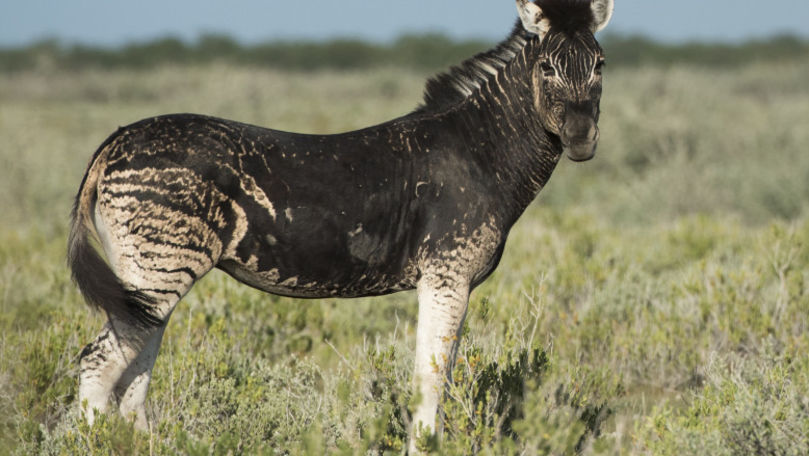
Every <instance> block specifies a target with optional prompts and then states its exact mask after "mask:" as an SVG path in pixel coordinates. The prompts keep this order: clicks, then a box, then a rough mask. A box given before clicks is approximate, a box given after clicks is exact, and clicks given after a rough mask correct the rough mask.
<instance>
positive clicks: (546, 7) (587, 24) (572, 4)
mask: <svg viewBox="0 0 809 456" xmlns="http://www.w3.org/2000/svg"><path fill="white" fill-rule="evenodd" d="M534 3H536V4H537V5H538V6H539V7H540V8H542V14H543V15H544V16H545V17H546V18H548V21H550V23H551V28H552V29H554V30H558V31H561V32H563V33H566V34H570V35H572V34H574V33H576V32H578V31H580V30H590V29H591V28H592V26H593V24H594V23H595V16H594V15H593V8H592V2H591V1H590V0H536V1H535V2H534Z"/></svg>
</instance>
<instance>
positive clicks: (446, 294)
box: [410, 275, 469, 454]
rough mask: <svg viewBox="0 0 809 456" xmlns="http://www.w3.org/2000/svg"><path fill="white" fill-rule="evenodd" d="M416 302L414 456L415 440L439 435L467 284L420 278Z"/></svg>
mask: <svg viewBox="0 0 809 456" xmlns="http://www.w3.org/2000/svg"><path fill="white" fill-rule="evenodd" d="M418 299H419V317H418V329H417V330H416V359H415V370H414V375H413V380H414V387H415V391H416V393H417V394H418V395H419V397H420V401H419V402H418V406H417V407H416V411H415V413H414V414H413V420H412V429H411V432H410V453H411V454H415V453H417V449H416V440H417V439H418V438H419V437H420V436H421V435H422V433H429V432H435V433H436V434H440V433H441V431H442V423H441V420H440V419H439V418H438V416H437V415H438V406H439V403H440V400H441V396H442V395H443V394H444V389H445V383H446V382H447V381H448V380H450V376H451V372H452V366H453V364H454V363H455V354H456V351H457V348H458V337H459V335H460V332H461V328H462V326H463V321H464V318H465V317H466V309H467V307H468V305H469V284H468V283H465V282H459V281H457V280H450V279H447V278H446V277H442V276H435V275H427V276H423V277H422V279H421V280H420V281H419V284H418Z"/></svg>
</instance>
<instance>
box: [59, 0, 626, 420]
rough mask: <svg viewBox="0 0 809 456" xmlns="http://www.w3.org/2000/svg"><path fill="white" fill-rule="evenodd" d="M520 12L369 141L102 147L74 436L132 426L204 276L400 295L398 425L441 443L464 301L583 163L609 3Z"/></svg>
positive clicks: (204, 134)
mask: <svg viewBox="0 0 809 456" xmlns="http://www.w3.org/2000/svg"><path fill="white" fill-rule="evenodd" d="M517 8H518V11H519V15H520V19H521V20H520V21H518V23H517V25H516V26H515V28H514V30H513V31H512V33H511V34H510V36H509V37H508V38H507V39H505V40H504V41H503V42H502V43H500V44H499V45H498V46H496V47H495V48H494V49H492V50H490V51H488V52H484V53H481V54H479V55H477V56H475V57H473V58H471V59H469V60H467V61H466V62H463V63H462V64H461V65H459V66H457V67H455V68H453V69H451V70H450V71H449V72H447V73H446V74H442V75H439V76H437V77H435V78H433V79H431V80H430V81H429V82H428V83H427V87H426V93H425V97H424V102H423V103H422V105H421V106H419V107H418V108H417V109H416V110H415V111H413V112H412V113H410V114H407V115H405V116H403V117H400V118H398V119H394V120H391V121H389V122H386V123H383V124H381V125H377V126H374V127H370V128H366V129H363V130H358V131H353V132H349V133H343V134H338V135H304V134H295V133H287V132H282V131H277V130H269V129H265V128H261V127H257V126H252V125H247V124H243V123H238V122H234V121H230V120H223V119H218V118H213V117H205V116H200V115H193V114H177V115H167V116H160V117H155V118H151V119H146V120H143V121H140V122H137V123H135V124H133V125H130V126H127V127H123V128H120V129H119V130H118V131H117V132H115V133H114V134H113V135H112V136H110V137H109V138H108V139H107V140H106V141H105V142H104V143H103V144H102V145H101V146H100V148H99V149H98V151H97V152H96V153H95V155H94V156H93V158H92V160H91V161H90V165H89V167H88V170H87V172H86V174H85V176H84V180H83V182H82V184H81V187H80V189H79V192H78V195H77V197H76V202H75V207H74V209H73V223H72V226H71V231H70V240H69V246H68V261H69V264H70V267H71V268H72V271H73V278H74V280H75V281H76V282H77V284H78V286H79V288H80V290H81V292H82V293H83V294H84V296H85V298H86V300H87V301H88V303H89V304H90V305H92V306H94V307H96V308H100V309H103V310H104V311H105V312H106V313H107V315H108V317H109V318H108V322H107V324H106V325H105V327H104V328H103V330H102V331H101V333H100V335H99V336H98V337H97V338H96V339H95V340H94V341H93V342H92V343H90V344H89V345H88V346H87V347H86V348H85V349H84V351H83V352H82V355H81V366H80V386H79V400H80V402H81V403H82V404H84V407H85V409H84V413H85V416H86V417H87V419H88V420H89V421H91V422H92V420H93V417H94V413H96V411H98V412H104V411H105V410H106V409H107V407H108V401H109V400H110V399H114V400H115V401H117V403H118V405H119V408H120V411H121V413H123V414H125V415H128V414H130V413H134V414H135V417H136V418H135V419H136V424H137V425H138V426H140V427H146V424H147V422H146V415H145V409H144V400H145V398H146V392H147V389H148V385H149V380H150V377H151V371H152V366H153V364H154V361H155V357H156V356H157V352H158V348H159V346H160V342H161V338H162V336H163V330H164V328H165V325H166V322H167V321H168V318H169V316H170V315H171V313H172V311H173V309H174V307H175V305H176V304H177V302H178V301H179V300H180V299H181V298H182V297H183V296H184V295H185V294H186V293H187V292H188V290H189V289H190V288H191V286H192V285H193V284H194V282H195V281H196V280H198V279H199V278H201V277H202V276H203V275H205V274H206V273H207V272H208V271H210V270H211V269H212V268H215V267H216V268H220V269H222V270H224V271H226V272H227V273H228V274H230V275H231V276H233V277H234V278H236V279H237V280H239V281H241V282H243V283H245V284H247V285H250V286H253V287H256V288H258V289H261V290H264V291H267V292H270V293H275V294H279V295H284V296H295V297H305V298H322V297H344V298H348V297H358V296H376V295H383V294H387V293H393V292H397V291H400V290H409V289H414V288H415V289H417V290H418V302H419V314H418V330H417V337H416V339H417V345H416V356H415V371H414V376H413V378H414V385H415V388H416V391H417V392H418V393H419V394H420V396H421V398H422V400H421V403H420V404H419V405H418V406H417V409H416V410H415V413H414V417H413V422H414V423H416V424H418V425H419V426H423V427H424V428H425V429H432V430H435V429H439V428H440V420H438V422H437V421H436V412H437V407H438V402H439V398H440V395H441V391H442V388H443V386H442V385H443V383H444V381H445V379H446V377H447V375H448V374H449V372H450V367H451V364H452V363H453V362H454V359H455V350H456V347H457V335H458V331H459V330H460V328H461V325H462V322H463V320H464V317H465V314H466V310H467V305H468V298H469V293H470V291H471V290H472V289H473V288H474V287H475V286H477V285H478V284H480V283H481V282H482V281H483V280H484V279H485V278H486V277H487V276H488V275H489V274H491V272H492V271H493V270H494V268H495V267H496V266H497V263H498V261H499V260H500V256H501V254H502V252H503V247H504V244H505V241H506V236H507V235H508V232H509V230H510V229H511V227H512V225H513V224H514V223H515V222H516V221H517V219H518V218H519V217H520V215H521V214H522V212H523V211H524V210H525V208H526V207H527V206H528V205H529V204H530V203H531V201H532V200H533V199H534V198H535V197H536V195H537V194H538V192H539V191H540V190H541V189H542V187H543V186H544V185H545V184H546V182H547V181H548V179H549V177H550V175H551V172H552V171H553V169H554V167H555V166H556V164H557V162H558V161H559V159H560V157H561V155H562V154H563V153H566V154H567V155H568V156H569V157H570V158H571V159H573V160H576V161H582V160H588V159H590V158H592V157H593V155H594V153H595V149H596V143H597V141H598V137H599V131H598V128H597V122H598V117H599V101H600V98H601V68H602V66H603V64H604V57H603V53H602V50H601V48H600V46H599V45H598V43H597V42H596V40H595V38H594V36H593V34H594V33H595V32H596V31H597V30H600V29H601V28H603V27H604V26H605V25H606V24H607V22H608V21H609V19H610V17H611V15H612V9H613V2H612V0H592V1H591V0H538V1H537V2H529V1H528V0H517ZM93 232H95V233H96V234H97V237H98V239H99V240H100V244H101V247H102V248H103V251H104V254H105V256H106V258H107V259H108V261H109V265H108V264H107V263H106V262H105V261H104V260H103V259H102V257H101V256H100V254H99V253H98V252H97V251H96V250H95V249H93V247H92V246H91V242H90V240H89V238H90V236H91V235H92V233H93ZM433 360H438V361H439V364H440V365H439V366H437V367H438V369H436V368H435V366H434V364H433Z"/></svg>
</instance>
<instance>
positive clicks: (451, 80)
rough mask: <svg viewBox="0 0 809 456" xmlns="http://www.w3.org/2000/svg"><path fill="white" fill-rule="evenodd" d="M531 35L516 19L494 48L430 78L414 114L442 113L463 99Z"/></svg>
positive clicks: (502, 65) (503, 63) (515, 52)
mask: <svg viewBox="0 0 809 456" xmlns="http://www.w3.org/2000/svg"><path fill="white" fill-rule="evenodd" d="M534 36H535V35H533V34H531V33H528V32H526V31H525V29H524V28H523V26H522V24H521V23H520V22H519V20H518V21H517V24H516V25H515V26H514V29H513V30H512V31H511V34H510V35H509V36H508V38H506V39H505V40H503V41H501V42H500V44H498V45H497V46H495V47H494V48H492V49H490V50H489V51H486V52H481V53H480V54H477V55H475V56H474V57H472V58H470V59H468V60H466V61H464V62H463V63H461V64H459V65H457V66H454V67H452V68H450V69H449V71H447V72H445V73H440V74H438V75H436V76H434V77H432V78H430V79H429V80H428V81H427V85H426V86H425V88H424V102H423V104H422V105H421V106H419V108H418V109H417V111H434V110H441V109H444V108H448V107H451V106H454V105H456V104H458V103H459V102H461V101H463V100H465V99H466V97H468V96H469V95H471V94H472V93H473V92H474V91H475V90H477V89H479V88H480V87H481V86H482V85H483V84H485V83H486V82H487V81H488V80H489V79H490V78H492V77H493V76H494V75H495V74H497V73H498V72H499V71H500V70H501V69H503V67H505V66H506V65H507V64H508V63H509V62H510V61H511V60H512V59H513V58H514V57H516V56H517V55H518V54H519V53H520V51H522V48H523V47H524V46H525V44H526V43H527V42H528V41H529V40H531V39H532V38H533V37H534Z"/></svg>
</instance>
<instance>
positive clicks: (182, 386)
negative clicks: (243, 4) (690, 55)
mask: <svg viewBox="0 0 809 456" xmlns="http://www.w3.org/2000/svg"><path fill="white" fill-rule="evenodd" d="M808 72H809V65H808V64H806V63H805V62H793V63H788V62H785V63H781V64H777V65H772V64H771V65H763V64H756V63H754V62H751V63H750V64H748V65H745V66H741V67H739V68H737V69H733V70H731V71H720V70H716V69H704V68H699V67H675V68H670V67H667V68H657V67H643V68H640V69H634V70H630V69H620V68H619V69H617V70H612V71H608V73H607V75H606V87H605V96H604V100H603V106H602V107H603V115H602V122H601V127H602V138H603V140H602V143H601V146H600V150H599V154H598V155H597V158H596V160H594V161H592V162H588V163H587V164H583V165H578V164H573V163H570V162H564V163H562V164H561V165H560V169H559V170H557V172H556V174H555V176H554V178H553V179H552V180H551V183H550V185H549V186H548V188H546V189H545V190H544V191H543V193H542V195H541V196H540V197H539V199H538V202H537V203H536V204H535V205H533V206H532V207H531V208H529V210H528V211H527V213H526V214H525V215H524V217H523V218H522V219H521V221H520V222H519V224H518V225H517V226H516V228H515V229H514V230H513V232H512V236H511V238H510V240H509V244H508V247H507V251H506V253H505V256H504V260H503V262H502V264H501V266H500V268H499V269H498V270H497V272H496V273H495V274H494V275H493V276H492V277H491V278H490V279H489V280H488V281H487V282H486V283H485V284H484V285H482V286H481V287H480V288H479V289H478V290H477V291H476V292H475V293H474V294H473V296H472V303H471V308H470V312H469V316H468V319H467V324H466V328H465V330H464V336H463V338H462V341H461V348H460V361H459V363H458V365H457V366H456V372H455V376H454V383H453V385H451V387H450V394H449V395H448V397H447V399H446V401H445V403H444V410H445V413H446V416H447V418H446V430H445V434H444V440H443V442H440V443H439V442H435V441H424V442H421V444H422V445H423V447H424V448H425V449H427V450H434V451H436V452H440V453H441V454H469V453H470V452H471V453H482V454H515V453H521V454H576V453H581V454H607V455H612V454H662V455H669V454H671V455H680V454H720V455H724V454H728V455H735V454H779V455H780V454H795V455H798V454H806V453H807V452H809V438H807V435H809V357H807V356H806V353H807V352H809V247H807V246H809V218H808V217H807V209H808V208H809V204H807V202H809V155H807V154H806V150H807V148H808V147H809V130H807V129H806V128H805V125H806V122H807V120H809V91H807V89H806V86H805V75H806V74H807V73H808ZM425 76H426V75H423V74H418V73H413V72H408V71H403V70H398V69H396V68H388V69H382V70H378V71H373V72H319V73H311V74H309V73H284V72H277V71H271V70H259V69H249V68H231V67H227V66H224V65H206V66H199V67H160V68H158V69H156V70H153V71H148V72H122V71H121V72H119V71H100V70H99V71H95V70H86V71H80V72H74V73H66V74H65V73H63V74H49V73H45V72H28V73H18V74H14V75H0V100H2V103H0V174H1V175H0V207H2V208H3V216H2V218H1V219H0V453H6V452H7V453H10V454H32V453H40V454H84V453H90V454H143V453H147V452H150V453H153V454H211V453H213V454H227V453H229V452H230V453H233V454H239V453H254V454H255V453H257V454H279V453H288V454H323V453H329V454H366V453H374V454H378V453H386V452H388V453H392V454H398V453H400V452H401V448H402V445H403V444H404V442H405V438H406V432H405V429H406V427H407V424H408V416H409V415H408V410H409V408H410V407H412V403H413V402H414V401H415V400H416V398H413V397H411V394H410V390H409V381H410V368H411V364H412V356H413V345H414V338H415V337H414V330H415V324H416V305H415V296H414V295H413V294H412V293H402V294H397V295H392V296H390V297H386V298H378V299H361V300H352V301H343V300H334V299H327V300H317V301H303V300H295V299H286V298H278V297H274V296H270V295H266V294H261V293H259V292H257V291H255V290H252V289H249V288H247V287H244V286H242V285H239V284H237V283H236V282H235V281H233V280H231V279H229V278H228V277H226V276H225V275H224V274H221V273H212V274H210V275H209V276H207V277H205V278H204V279H203V280H202V281H201V282H200V283H199V284H197V286H196V287H195V288H194V289H193V290H192V292H191V293H190V294H189V296H187V297H186V298H185V299H184V301H183V302H182V303H181V304H180V306H179V307H178V310H177V312H176V313H175V314H174V316H173V318H172V320H171V323H170V324H169V327H168V330H167V333H166V338H165V341H164V344H163V347H162V349H161V354H160V356H159V358H158V361H157V365H156V367H155V374H154V381H153V383H152V389H151V391H150V399H149V410H150V413H151V415H152V416H153V418H154V420H153V421H154V426H153V429H152V430H151V432H149V433H142V432H135V431H133V430H132V428H131V426H130V425H129V424H128V423H127V422H126V421H124V420H121V419H119V418H117V417H114V416H110V417H105V418H103V419H101V420H100V421H99V422H98V423H96V424H95V425H94V426H93V427H88V426H87V425H86V424H84V423H83V422H82V421H81V420H80V419H79V417H78V414H77V405H76V404H75V397H76V386H77V385H76V377H77V358H78V353H79V352H80V350H81V348H82V347H83V346H84V344H86V343H87V342H88V341H90V340H91V339H92V338H93V337H94V335H95V333H96V332H97V331H98V330H99V328H100V327H101V325H102V319H101V317H100V316H98V315H95V314H93V313H92V312H91V311H89V310H88V309H87V308H86V306H85V305H84V304H83V302H82V300H81V298H80V296H79V294H78V292H77V291H76V290H75V287H74V286H73V285H72V284H71V283H70V281H69V273H68V271H67V269H66V267H65V266H64V248H65V243H66V226H67V222H68V213H69V210H70V205H71V204H72V197H73V195H74V192H75V191H76V189H77V186H78V184H79V181H80V179H81V176H82V173H83V171H84V167H85V165H86V163H87V160H88V159H89V157H90V155H91V154H92V152H93V150H94V149H95V148H96V147H97V146H98V144H99V143H100V142H101V141H103V139H104V138H105V137H106V135H108V134H109V133H111V132H112V131H114V130H115V128H116V127H117V126H118V125H124V124H127V123H130V122H133V121H136V120H138V119H140V118H143V117H147V116H151V115H154V114H158V113H166V112H182V111H190V112H200V113H206V114H212V115H218V116H222V117H229V118H234V119H238V120H242V121H247V122H253V123H257V124H262V125H267V126H272V127H275V128H281V129H288V130H295V131H305V132H335V131H341V130H348V129H353V128H358V127H361V126H365V125H369V124H372V123H375V122H379V121H382V120H385V119H388V118H391V117H394V116H396V115H399V114H401V113H404V112H406V111H408V110H409V109H411V108H412V107H414V106H415V105H416V104H417V102H418V100H419V96H420V93H421V89H422V83H423V79H424V77H425Z"/></svg>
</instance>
